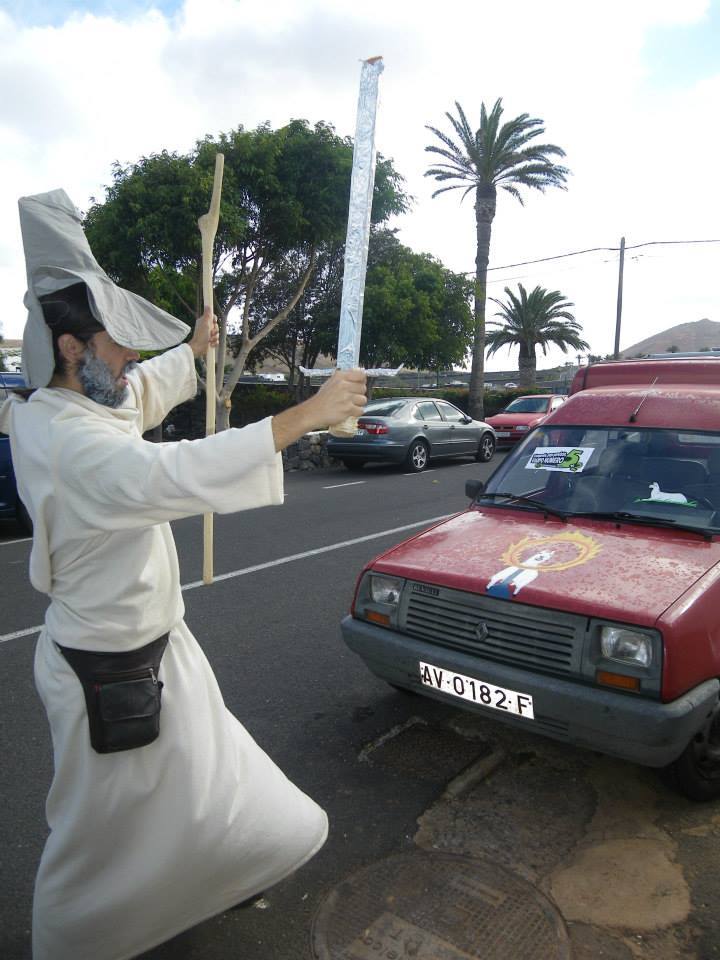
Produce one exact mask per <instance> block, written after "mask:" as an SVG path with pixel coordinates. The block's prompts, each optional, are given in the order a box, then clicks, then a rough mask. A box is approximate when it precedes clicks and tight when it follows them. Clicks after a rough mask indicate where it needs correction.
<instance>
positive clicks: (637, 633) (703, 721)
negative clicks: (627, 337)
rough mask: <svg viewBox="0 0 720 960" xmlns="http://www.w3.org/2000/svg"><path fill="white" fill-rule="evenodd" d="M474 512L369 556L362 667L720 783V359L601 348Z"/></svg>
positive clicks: (713, 790)
mask: <svg viewBox="0 0 720 960" xmlns="http://www.w3.org/2000/svg"><path fill="white" fill-rule="evenodd" d="M466 492H467V494H468V496H469V497H471V504H470V507H469V508H468V509H467V510H466V511H464V512H462V513H459V514H457V515H455V516H454V517H451V518H450V519H449V520H445V521H443V522H441V523H439V524H436V525H435V526H434V527H432V528H431V529H429V530H426V531H425V532H423V533H420V534H417V535H416V536H414V537H412V538H410V539H409V540H406V541H405V542H404V543H400V544H399V545H398V546H396V547H393V548H391V549H389V550H387V551H386V552H385V553H383V554H381V555H380V556H379V557H377V558H376V559H375V560H373V561H372V562H370V563H369V564H368V565H367V566H366V567H365V569H364V570H363V572H362V574H361V576H360V578H359V580H358V585H357V589H356V593H355V598H354V601H353V606H352V611H351V614H350V615H349V616H347V617H345V619H344V620H343V622H342V632H343V637H344V640H345V642H346V643H347V645H348V646H349V647H350V649H352V650H353V651H354V652H355V653H357V654H358V655H359V656H360V657H361V658H362V659H363V660H364V661H365V663H366V665H367V666H368V668H369V669H370V670H371V671H372V672H373V673H374V674H376V675H377V676H378V677H380V678H382V679H384V680H386V681H387V682H388V683H390V684H391V685H393V686H395V687H405V688H407V689H409V690H412V691H414V692H416V693H420V694H423V695H424V696H427V697H432V698H434V699H438V700H442V701H445V702H447V703H450V704H454V705H455V706H457V707H462V708H465V709H468V710H473V711H477V712H479V713H481V714H484V715H486V716H488V717H493V718H495V719H496V720H499V721H501V722H503V723H505V724H509V725H511V726H516V727H522V728H524V729H527V730H528V731H531V732H534V733H537V734H541V735H545V736H548V737H552V738H554V739H557V740H563V741H566V742H568V743H573V744H576V745H578V746H582V747H586V748H589V749H591V750H596V751H600V752H603V753H607V754H611V755H614V756H617V757H623V758H625V759H627V760H632V761H634V762H636V763H640V764H644V765H646V766H650V767H668V768H669V769H670V771H671V772H672V775H673V776H674V778H675V781H676V784H677V785H678V787H679V788H680V789H681V790H682V791H683V792H684V793H685V794H686V795H687V796H690V797H692V798H694V799H710V798H718V797H720V618H719V617H718V609H719V608H720V360H699V359H698V360H694V359H676V360H672V359H668V360H655V361H651V360H645V361H643V360H628V361H619V362H615V363H599V364H595V365H593V366H591V367H589V368H587V369H586V368H583V369H582V370H581V371H580V372H578V374H577V375H576V377H575V379H574V381H573V384H572V388H571V395H570V397H569V398H568V399H567V401H566V402H565V403H563V404H562V406H560V408H559V409H557V410H555V411H554V412H553V413H551V414H549V415H548V417H547V419H546V420H545V421H544V422H543V423H542V424H541V425H540V426H538V427H537V428H536V429H535V430H533V432H532V433H530V434H528V435H526V437H525V440H524V441H523V442H522V443H520V444H518V446H517V447H515V449H513V450H512V451H511V452H510V453H509V455H508V456H507V457H506V458H505V459H504V460H503V462H502V463H501V464H500V466H498V468H497V470H496V471H495V472H494V473H493V474H492V476H491V477H490V479H489V480H488V481H487V484H486V485H484V486H483V484H482V483H481V482H480V481H478V480H471V481H468V483H467V485H466Z"/></svg>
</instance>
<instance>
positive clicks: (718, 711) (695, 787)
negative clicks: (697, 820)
mask: <svg viewBox="0 0 720 960" xmlns="http://www.w3.org/2000/svg"><path fill="white" fill-rule="evenodd" d="M668 769H669V772H670V773H671V774H672V778H673V780H674V781H675V785H676V787H677V788H678V790H680V792H681V793H684V794H685V796H686V797H690V799H691V800H715V799H716V798H717V797H720V704H718V705H717V706H716V707H715V710H714V711H713V714H712V716H711V717H710V719H709V720H708V722H707V723H706V724H705V726H704V727H703V729H702V730H701V731H700V732H699V733H697V734H696V735H695V736H694V737H693V739H692V740H691V741H690V743H689V744H688V745H687V747H686V748H685V750H684V751H683V753H681V754H680V756H679V757H678V758H677V760H676V761H675V762H674V763H672V764H670V767H669V768H668Z"/></svg>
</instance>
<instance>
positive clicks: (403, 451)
mask: <svg viewBox="0 0 720 960" xmlns="http://www.w3.org/2000/svg"><path fill="white" fill-rule="evenodd" d="M327 452H328V453H329V454H330V456H331V457H335V458H337V459H338V460H342V462H343V463H344V464H345V466H346V467H347V468H348V469H349V470H358V469H360V468H361V467H362V466H364V464H365V463H367V461H368V460H388V461H390V462H394V463H404V464H405V465H406V466H407V467H409V468H410V470H412V471H414V472H415V473H420V471H421V470H424V469H425V467H426V466H427V465H428V462H429V460H430V459H431V458H432V457H472V456H474V457H475V459H476V460H479V461H480V462H482V463H486V462H487V461H488V460H490V459H492V456H493V454H494V453H495V431H494V430H493V428H492V427H491V426H490V425H489V424H487V423H484V422H483V421H481V420H473V419H471V418H470V417H468V416H467V414H465V413H463V412H462V410H458V408H457V407H454V406H453V405H452V404H451V403H448V402H447V400H436V399H434V398H428V397H393V398H391V399H384V400H372V401H371V402H370V403H368V405H367V406H366V407H365V412H364V413H363V415H362V416H361V417H360V419H359V420H358V428H357V431H356V433H355V436H354V437H347V438H346V437H342V438H341V437H333V436H332V434H330V436H329V437H328V444H327Z"/></svg>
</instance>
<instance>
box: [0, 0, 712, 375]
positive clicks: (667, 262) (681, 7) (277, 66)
mask: <svg viewBox="0 0 720 960" xmlns="http://www.w3.org/2000/svg"><path fill="white" fill-rule="evenodd" d="M0 50H1V51H2V53H0V92H1V93H0V156H1V157H2V177H0V222H2V224H3V230H2V233H0V290H2V293H3V298H4V310H3V313H2V319H1V324H2V333H3V334H4V336H5V337H6V338H9V339H14V338H18V337H20V336H21V333H22V327H23V324H24V311H23V307H22V297H23V293H24V290H25V278H24V261H23V256H22V245H21V238H20V231H19V227H18V222H17V206H16V204H17V198H18V197H20V196H23V195H26V194H32V193H39V192H42V191H45V190H49V189H53V188H56V187H63V188H64V189H65V190H66V191H67V192H68V194H69V195H70V196H71V198H72V199H73V200H74V202H75V204H76V205H77V206H78V207H80V208H81V209H86V208H87V206H88V205H89V201H90V198H91V197H98V198H100V197H102V196H103V188H104V185H106V184H108V183H109V182H110V179H111V167H112V163H113V162H114V161H116V160H117V161H119V162H121V163H129V162H133V161H135V160H137V159H138V158H139V157H141V156H143V155H147V154H150V153H153V152H156V151H160V150H163V149H168V150H178V151H187V150H189V149H190V148H191V147H192V145H193V144H194V142H195V140H196V139H198V138H200V137H202V136H203V135H205V134H206V133H211V134H217V133H218V132H220V131H223V130H229V129H231V128H233V127H236V126H238V125H239V124H243V125H244V126H246V127H253V126H255V125H256V124H258V123H261V122H263V121H269V122H270V123H271V124H272V125H273V126H280V125H282V124H284V123H286V122H287V121H288V120H290V119H292V118H304V119H307V120H308V121H310V122H311V123H314V122H315V121H318V120H324V121H327V122H329V123H332V124H333V125H334V126H335V128H336V130H337V131H338V133H339V134H341V135H346V134H351V135H352V134H353V133H354V124H355V108H356V100H357V88H358V78H359V69H360V66H359V61H360V60H361V59H364V58H367V57H370V56H374V55H378V54H380V55H382V56H383V57H384V58H385V72H384V74H383V75H382V78H381V81H380V83H381V101H380V107H379V115H378V129H377V146H378V149H379V150H380V151H381V152H382V153H383V154H384V155H385V156H388V157H391V158H392V159H393V161H394V163H395V166H396V168H397V169H398V170H399V171H400V172H401V173H402V174H403V175H404V176H405V178H406V181H407V189H408V190H409V192H410V193H411V194H412V195H413V197H414V203H413V206H412V210H411V211H410V212H409V213H408V214H406V215H404V216H403V217H402V218H399V219H398V220H397V221H396V222H395V223H394V224H393V226H395V227H397V228H398V230H399V237H400V239H401V240H402V242H403V243H405V244H407V245H408V246H410V247H412V248H413V249H414V250H416V251H418V252H428V253H431V254H433V255H434V256H436V257H438V258H439V259H441V260H442V261H443V262H444V263H445V265H446V266H448V267H450V268H451V269H453V270H456V271H472V270H473V264H474V255H475V229H474V215H473V209H472V203H471V198H467V199H466V201H465V202H464V203H463V204H462V205H461V204H460V203H459V196H460V192H459V191H456V192H451V193H449V194H444V195H442V196H440V197H438V198H436V199H434V200H433V199H432V198H431V194H432V192H433V189H434V186H435V184H434V182H433V181H432V180H431V179H429V178H426V177H424V176H423V174H424V171H425V170H426V169H427V166H428V164H429V162H430V161H431V160H432V157H431V155H430V154H427V153H425V152H424V147H425V146H426V145H427V144H428V143H431V142H432V140H433V137H432V135H431V134H430V133H429V132H428V131H427V130H426V129H425V125H426V124H432V125H433V126H438V127H440V128H443V129H448V123H447V120H446V119H445V113H446V111H450V110H453V104H454V102H455V101H456V100H458V101H459V102H460V103H461V104H462V105H463V108H464V109H465V112H466V113H467V115H468V117H469V119H470V121H471V123H473V124H475V123H476V122H477V121H478V120H479V113H480V104H481V102H482V101H484V102H485V103H486V105H487V106H488V108H489V107H490V106H491V105H492V104H493V103H494V102H495V100H496V99H497V98H498V97H502V98H503V105H504V107H505V111H506V113H505V116H506V118H509V117H512V116H515V115H517V114H520V113H528V114H530V115H531V116H533V117H540V118H542V120H543V121H544V124H545V129H546V134H545V137H544V140H545V141H546V142H551V143H556V144H558V145H560V146H561V147H563V149H564V150H565V151H566V154H567V158H566V164H567V166H568V167H569V168H570V169H571V171H572V176H571V178H570V180H569V184H568V190H567V191H565V192H563V191H558V190H553V191H550V192H549V193H546V194H540V193H536V192H533V193H532V195H527V196H526V203H525V206H524V207H523V206H520V204H518V203H517V201H516V200H514V199H513V198H512V197H511V196H510V195H508V194H502V195H501V196H500V199H499V202H498V211H497V216H496V218H495V223H494V226H493V238H492V245H491V252H490V257H491V260H490V266H491V268H503V267H506V266H507V265H510V264H517V263H520V262H523V261H530V260H540V259H542V258H547V257H554V256H557V255H560V254H566V253H571V252H574V251H580V250H585V249H588V248H597V247H600V248H610V249H603V250H600V251H598V252H595V253H588V254H583V255H581V256H572V257H566V258H563V259H559V260H550V261H549V262H545V263H537V264H534V265H532V266H520V267H509V268H507V269H493V270H492V272H491V273H490V275H489V277H490V280H491V283H490V286H489V295H490V296H494V297H498V298H501V297H502V295H503V288H504V287H505V286H510V287H512V288H513V289H515V288H516V286H517V283H518V282H522V283H523V284H524V285H525V286H526V287H530V288H532V287H534V286H535V285H536V284H539V285H541V286H543V287H546V288H548V289H558V290H560V291H561V292H562V293H563V294H564V295H565V296H566V297H567V299H569V300H570V301H572V302H573V303H574V304H575V312H576V316H577V319H578V320H579V321H580V322H581V323H582V325H583V328H584V335H585V339H586V340H588V341H589V343H590V346H591V349H592V351H593V352H594V353H603V354H604V353H607V352H610V351H611V350H612V348H613V343H614V335H615V313H616V298H617V274H618V264H617V261H618V254H617V252H616V250H613V249H612V248H617V247H618V246H619V241H620V237H621V236H625V238H626V243H627V244H628V247H631V246H635V245H639V244H650V243H654V244H655V245H651V246H639V247H637V248H636V249H632V250H631V249H629V250H628V253H627V257H626V263H625V283H624V299H623V327H622V332H621V346H622V347H624V346H629V345H630V344H632V343H636V342H637V341H639V340H642V339H643V338H645V337H647V336H649V335H650V334H653V333H656V332H659V331H661V330H664V329H666V328H667V327H670V326H673V325H675V324H678V323H686V322H689V321H694V320H700V319H702V318H704V317H707V318H709V319H711V320H716V321H720V285H719V284H718V280H717V277H718V267H717V264H718V260H719V258H720V243H707V244H705V243H684V244H679V245H675V244H668V243H662V244H659V243H657V242H658V241H691V240H692V241H696V240H720V189H719V188H718V186H717V179H718V157H719V156H720V133H719V130H720V124H719V121H718V116H719V110H718V107H719V106H720V0H604V2H603V3H602V4H593V5H591V4H589V3H582V2H580V3H579V2H577V0H546V2H545V3H542V4H541V3H537V2H536V0H514V2H513V3H512V4H510V3H488V2H485V0H456V2H455V3H453V4H448V5H447V6H444V5H443V4H438V3H428V2H423V0H363V2H362V3H358V2H357V0H355V2H350V0H264V2H260V3H259V2H257V0H252V2H249V0H154V2H153V0H84V2H76V3H65V2H62V0H47V2H46V0H0ZM490 306H491V307H492V306H493V305H492V304H491V305H490ZM493 309H494V308H493ZM564 359H567V358H566V357H564V356H563V355H562V354H561V353H560V352H559V351H558V352H554V353H552V354H551V355H550V357H549V361H552V362H555V361H557V360H564ZM573 359H574V357H573ZM515 361H516V353H513V354H512V355H511V356H510V357H509V356H508V354H507V352H506V351H503V352H502V353H501V354H499V355H497V356H496V358H494V359H493V360H491V361H490V364H489V366H490V369H501V368H507V367H508V366H509V365H512V364H514V362H515ZM539 365H540V366H541V367H542V366H549V365H550V362H544V361H542V358H541V362H540V364H539Z"/></svg>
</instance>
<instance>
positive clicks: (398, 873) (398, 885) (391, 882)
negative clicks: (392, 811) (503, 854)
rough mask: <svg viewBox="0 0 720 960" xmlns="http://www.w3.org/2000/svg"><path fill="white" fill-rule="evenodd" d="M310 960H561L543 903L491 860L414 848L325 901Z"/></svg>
mask: <svg viewBox="0 0 720 960" xmlns="http://www.w3.org/2000/svg"><path fill="white" fill-rule="evenodd" d="M312 946H313V955H314V956H315V958H316V960H371V958H372V960H478V958H482V960H496V958H497V960H500V958H502V960H513V958H520V957H522V960H569V958H570V946H569V941H568V937H567V933H566V931H565V925H564V924H563V921H562V918H561V916H560V914H559V913H558V912H557V910H556V909H555V908H554V907H553V906H552V904H551V903H550V901H549V900H548V899H547V898H546V897H544V896H543V894H542V893H540V891H539V890H537V889H536V888H535V887H533V886H532V885H531V884H529V883H527V882H526V881H525V880H523V879H521V878H520V877H516V876H515V875H514V874H512V873H510V872H509V871H507V870H503V869H502V868H501V867H498V866H496V865H495V864H493V863H488V862H486V861H484V860H473V859H470V858H468V857H459V856H454V855H453V854H446V853H425V852H422V851H417V852H413V853H407V854H400V855H398V856H394V857H388V858H387V859H386V860H380V861H379V862H378V863H373V864H371V865H370V866H369V867H365V868H364V869H362V870H359V871H358V872H357V873H355V874H353V876H351V877H349V878H348V879H347V880H345V881H344V882H343V883H341V884H340V885H339V886H337V887H335V889H334V890H333V891H332V892H331V893H330V894H329V895H328V896H327V897H326V899H325V900H324V901H323V903H322V904H321V906H320V909H319V910H318V912H317V915H316V917H315V921H314V923H313V930H312Z"/></svg>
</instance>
